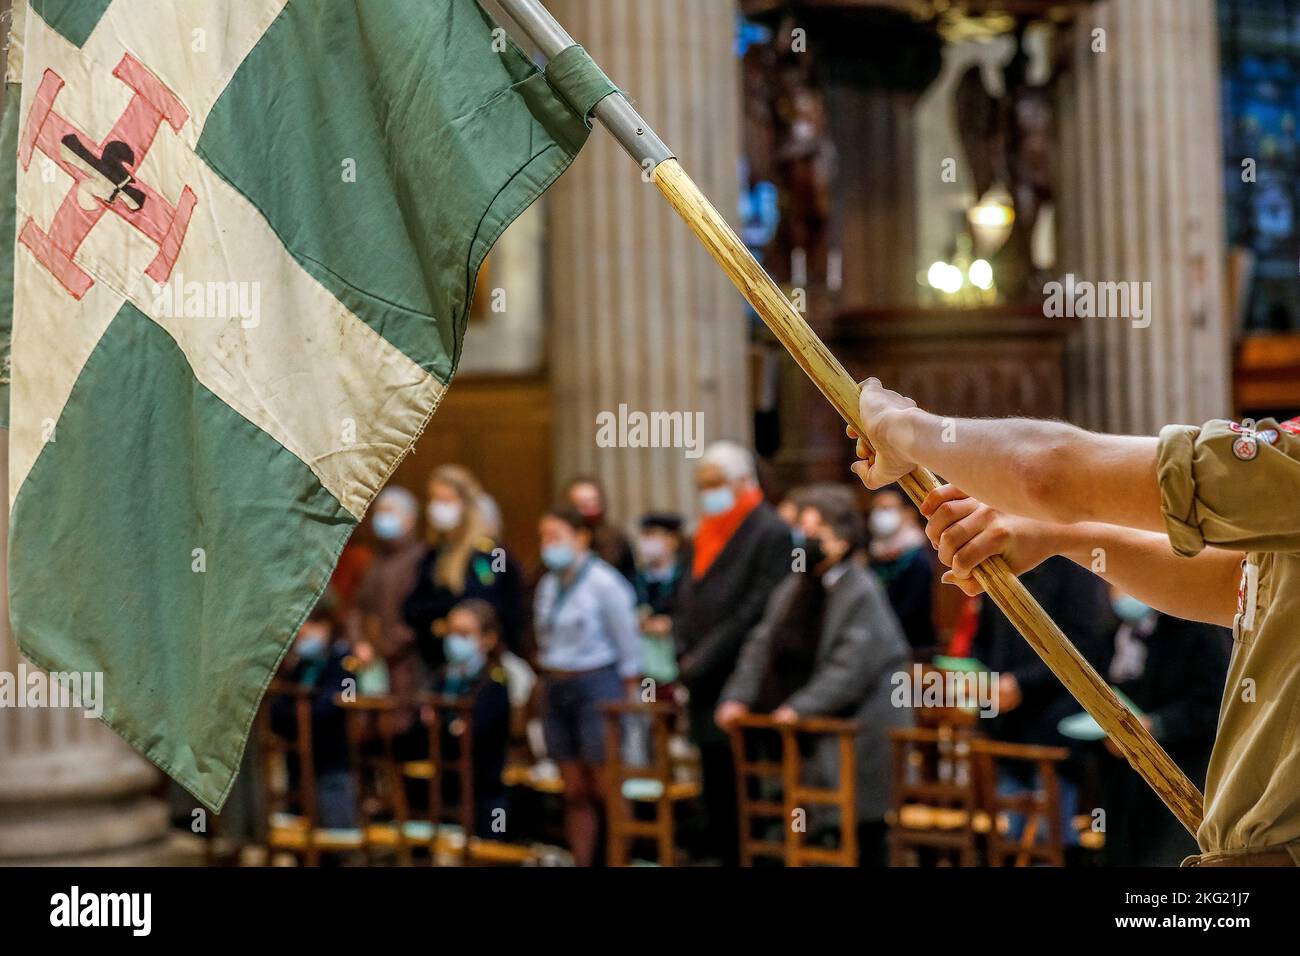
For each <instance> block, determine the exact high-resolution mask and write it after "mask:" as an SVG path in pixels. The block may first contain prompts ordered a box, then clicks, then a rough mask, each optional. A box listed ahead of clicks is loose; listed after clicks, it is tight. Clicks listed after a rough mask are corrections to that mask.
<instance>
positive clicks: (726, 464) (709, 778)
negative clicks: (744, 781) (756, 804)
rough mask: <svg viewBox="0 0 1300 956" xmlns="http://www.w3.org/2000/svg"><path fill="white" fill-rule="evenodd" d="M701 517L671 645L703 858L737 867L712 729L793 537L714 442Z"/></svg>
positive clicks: (728, 776)
mask: <svg viewBox="0 0 1300 956" xmlns="http://www.w3.org/2000/svg"><path fill="white" fill-rule="evenodd" d="M695 484H696V487H697V489H698V490H699V504H700V511H701V517H700V520H699V525H698V528H697V529H696V532H695V536H694V538H693V539H692V541H691V542H690V545H689V546H688V548H687V552H686V554H684V555H683V564H684V566H685V568H686V574H684V575H683V576H682V581H681V584H680V585H679V587H678V594H677V610H676V612H675V613H674V615H673V636H674V639H675V641H676V642H677V652H678V667H679V670H680V679H681V681H682V683H683V684H685V686H686V688H687V690H688V691H689V692H690V700H689V702H688V704H687V712H688V716H689V720H690V733H691V739H692V740H693V741H694V742H695V744H696V746H697V747H698V748H699V751H700V772H701V776H702V778H703V800H702V803H703V810H704V819H703V820H702V821H701V825H700V826H699V828H698V845H697V852H699V853H700V854H702V855H704V856H708V857H712V858H715V859H718V860H720V861H721V862H722V863H723V864H724V865H733V866H734V865H736V864H738V863H739V859H740V849H739V842H738V840H739V822H738V821H737V818H736V776H735V766H734V764H733V761H732V755H731V744H730V742H729V741H728V739H727V735H726V734H725V733H723V732H722V730H721V729H719V727H718V726H717V724H715V723H714V722H713V712H714V710H715V708H716V707H717V705H718V698H719V695H720V694H721V693H722V688H723V685H724V684H725V683H726V682H727V678H728V677H730V676H731V672H732V671H733V670H734V669H735V666H736V658H737V657H738V656H739V654H740V648H741V646H742V645H743V644H744V642H745V638H746V636H748V634H749V632H750V631H751V630H752V629H753V628H754V626H755V625H756V624H757V623H758V621H759V619H760V618H761V617H762V616H763V608H764V606H765V605H766V604H767V600H768V598H769V597H770V596H771V594H772V589H773V588H775V587H776V585H777V584H778V583H780V581H781V580H782V579H783V578H784V577H785V576H786V575H787V574H789V573H790V570H791V567H792V562H793V555H792V548H793V545H792V543H791V538H790V528H789V527H788V526H787V525H786V523H785V522H784V521H782V520H781V518H780V516H779V515H778V514H777V513H776V509H774V508H773V507H772V506H771V505H769V504H768V503H767V502H766V501H764V500H763V493H762V491H761V490H760V489H759V487H758V476H757V469H756V466H755V463H754V456H753V454H752V453H751V452H750V451H749V450H748V449H746V448H744V447H743V446H741V445H738V444H736V443H735V442H727V441H722V442H715V443H714V444H712V445H710V446H709V447H708V448H706V449H705V450H704V454H703V455H702V456H701V457H700V459H699V461H698V462H697V464H696V467H695Z"/></svg>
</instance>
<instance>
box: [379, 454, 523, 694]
mask: <svg viewBox="0 0 1300 956" xmlns="http://www.w3.org/2000/svg"><path fill="white" fill-rule="evenodd" d="M481 495H482V490H481V488H480V487H479V484H478V482H477V481H476V480H475V478H474V476H473V475H471V474H470V473H469V472H468V471H466V470H465V469H464V468H461V467H459V466H457V465H443V466H441V467H439V468H437V469H435V470H434V472H433V474H432V475H431V476H430V477H429V503H428V506H427V508H426V518H427V521H428V528H429V538H430V541H431V542H432V544H431V546H430V548H429V549H428V551H427V552H425V555H424V557H423V558H422V559H421V561H420V563H419V565H418V566H417V568H416V573H415V587H414V588H413V589H412V591H411V593H410V594H409V595H408V596H407V598H406V600H405V602H404V603H403V605H402V617H403V619H404V620H405V621H406V623H407V624H408V625H409V626H410V628H411V630H412V631H413V632H414V633H415V640H416V643H417V646H418V647H419V650H420V653H421V655H422V657H423V658H424V661H425V664H426V665H427V666H428V668H429V670H430V671H436V670H437V669H438V668H440V667H441V666H442V665H443V664H444V663H445V661H446V658H445V656H444V653H443V652H444V647H443V641H442V633H443V628H444V627H445V626H446V618H447V615H448V614H449V613H451V609H452V608H453V607H454V606H455V605H456V604H457V603H458V602H459V601H462V600H464V599H466V598H481V599H482V600H484V601H487V602H488V603H489V604H491V605H492V607H493V608H494V609H495V610H496V612H497V615H498V617H499V618H500V621H501V637H502V639H503V641H504V642H505V644H506V646H507V647H508V648H510V649H511V650H514V651H518V649H519V647H520V644H521V639H522V627H523V591H522V587H521V585H520V576H519V572H518V569H517V568H516V564H515V561H514V560H513V558H511V556H510V555H509V554H507V553H506V551H505V549H504V548H502V547H500V546H499V545H498V544H497V543H496V542H495V541H494V540H493V539H492V538H490V537H489V536H488V535H487V533H486V530H485V528H486V525H485V522H484V518H483V515H482V512H481V510H480V506H479V502H480V499H481Z"/></svg>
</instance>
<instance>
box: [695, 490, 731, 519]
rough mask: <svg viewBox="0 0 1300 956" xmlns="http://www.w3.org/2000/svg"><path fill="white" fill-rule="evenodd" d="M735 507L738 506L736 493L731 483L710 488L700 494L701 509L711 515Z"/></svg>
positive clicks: (723, 512)
mask: <svg viewBox="0 0 1300 956" xmlns="http://www.w3.org/2000/svg"><path fill="white" fill-rule="evenodd" d="M734 507H736V493H735V492H734V491H732V490H731V486H730V485H723V486H722V487H721V488H710V489H709V490H708V491H705V492H702V493H701V494H700V510H701V511H703V512H704V513H705V514H706V515H709V516H710V517H714V516H716V515H722V514H726V513H727V512H728V511H730V510H731V509H732V508H734Z"/></svg>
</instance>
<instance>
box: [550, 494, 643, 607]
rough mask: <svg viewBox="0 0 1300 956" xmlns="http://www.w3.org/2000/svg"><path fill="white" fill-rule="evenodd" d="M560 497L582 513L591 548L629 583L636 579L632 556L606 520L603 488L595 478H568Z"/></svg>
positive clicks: (621, 536)
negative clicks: (562, 494)
mask: <svg viewBox="0 0 1300 956" xmlns="http://www.w3.org/2000/svg"><path fill="white" fill-rule="evenodd" d="M564 500H565V501H567V502H568V503H569V504H570V505H571V506H572V507H573V508H574V510H576V511H577V512H578V514H580V515H582V520H583V523H584V524H586V526H587V530H589V531H590V532H591V550H592V551H593V552H594V553H595V554H596V555H597V556H598V557H599V558H600V559H601V560H602V561H604V562H605V563H606V564H608V565H610V566H611V567H613V568H614V569H615V570H617V571H618V573H619V574H621V575H623V577H625V578H627V579H628V581H630V582H635V581H636V555H635V554H633V552H632V545H631V543H629V541H628V539H627V535H625V534H624V533H623V532H622V531H620V530H619V528H618V526H617V525H616V524H614V523H613V522H612V521H610V520H609V511H608V508H607V506H606V499H605V488H604V486H603V485H601V483H600V482H599V481H597V480H596V479H595V478H590V477H587V476H585V475H584V476H580V477H578V478H571V479H570V480H569V483H568V484H567V485H565V489H564Z"/></svg>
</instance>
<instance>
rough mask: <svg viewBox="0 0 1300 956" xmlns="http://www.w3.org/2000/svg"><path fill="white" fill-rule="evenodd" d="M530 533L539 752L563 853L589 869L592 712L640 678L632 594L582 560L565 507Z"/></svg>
mask: <svg viewBox="0 0 1300 956" xmlns="http://www.w3.org/2000/svg"><path fill="white" fill-rule="evenodd" d="M538 532H539V534H540V537H541V544H542V562H543V563H544V564H545V565H546V573H545V574H544V575H543V576H542V579H541V581H539V582H538V584H537V595H536V600H535V605H534V608H535V610H534V618H533V619H534V625H535V627H536V631H537V649H538V663H539V664H540V665H541V668H542V672H543V676H544V678H545V685H544V687H543V691H542V711H543V716H542V725H543V730H544V733H545V738H546V751H547V754H548V756H549V757H550V758H551V759H552V760H554V761H555V762H556V763H557V764H559V766H560V775H561V776H562V777H563V778H564V829H565V835H566V837H567V838H568V843H569V850H570V852H572V853H573V857H574V860H575V861H576V862H577V865H578V866H590V865H591V864H592V862H593V860H594V859H595V854H596V843H597V838H598V836H599V819H600V818H599V807H600V805H601V795H602V790H603V781H602V779H601V772H600V768H601V766H602V765H603V764H604V762H605V726H604V719H603V718H602V717H601V713H600V705H601V704H602V703H606V702H610V701H617V700H621V699H623V698H624V697H625V696H631V695H633V694H635V693H636V692H637V691H638V688H639V684H640V680H641V675H642V668H643V664H642V653H641V634H640V628H639V627H638V625H637V617H636V593H635V592H634V591H633V590H632V585H630V584H629V583H628V582H627V579H625V578H624V577H623V576H622V575H620V574H619V573H618V571H616V570H615V569H614V568H613V567H611V566H610V565H609V564H608V563H607V562H605V561H604V560H602V559H601V558H600V557H599V556H598V555H596V554H594V553H593V552H592V550H591V531H590V529H589V528H588V526H587V524H586V522H585V521H584V520H583V517H582V515H580V514H579V513H578V512H577V511H576V510H574V509H573V508H569V507H563V508H558V509H556V510H554V511H550V512H548V513H547V514H545V515H543V516H542V519H541V522H540V524H539V526H538Z"/></svg>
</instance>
